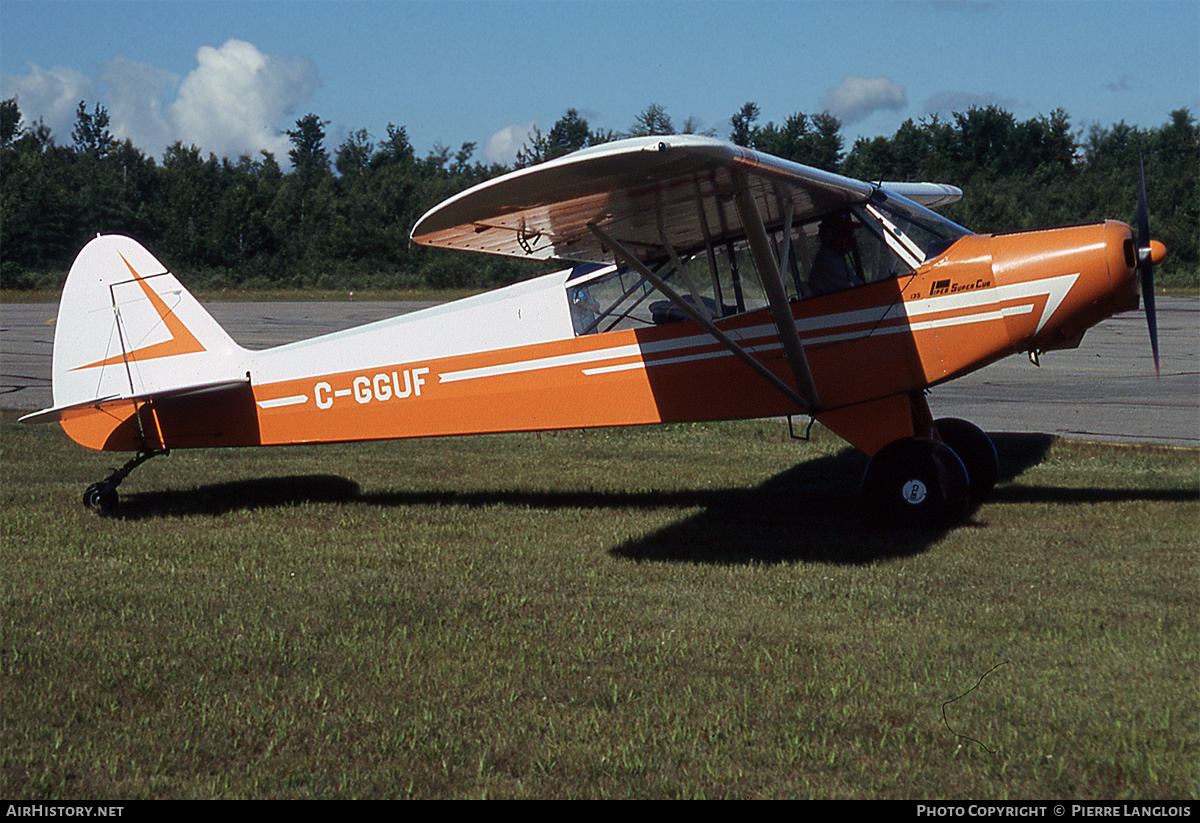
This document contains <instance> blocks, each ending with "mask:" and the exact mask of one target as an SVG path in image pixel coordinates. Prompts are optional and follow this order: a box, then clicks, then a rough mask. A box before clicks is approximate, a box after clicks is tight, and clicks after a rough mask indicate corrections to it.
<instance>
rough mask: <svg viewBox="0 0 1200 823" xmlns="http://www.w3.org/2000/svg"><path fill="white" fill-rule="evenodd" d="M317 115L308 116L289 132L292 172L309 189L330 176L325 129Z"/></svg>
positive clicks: (325, 123) (324, 122) (302, 118)
mask: <svg viewBox="0 0 1200 823" xmlns="http://www.w3.org/2000/svg"><path fill="white" fill-rule="evenodd" d="M328 125H329V122H328V121H322V120H321V118H319V117H317V115H315V114H306V115H305V116H304V117H301V118H300V119H299V120H297V121H296V128H294V129H290V130H289V131H288V133H287V134H288V137H289V138H290V139H291V141H292V148H291V149H290V150H289V151H288V157H290V158H291V160H292V171H293V173H294V174H295V175H296V177H297V179H299V181H300V183H301V184H302V185H303V186H305V187H306V188H307V187H312V186H316V185H318V184H319V183H320V182H321V181H322V180H323V179H325V177H326V176H328V174H329V153H328V152H326V151H325V127H326V126H328Z"/></svg>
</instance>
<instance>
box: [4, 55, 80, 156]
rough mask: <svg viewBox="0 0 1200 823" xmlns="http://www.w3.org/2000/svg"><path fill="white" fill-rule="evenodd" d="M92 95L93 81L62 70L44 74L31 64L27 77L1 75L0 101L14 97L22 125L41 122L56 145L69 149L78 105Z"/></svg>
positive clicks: (70, 71)
mask: <svg viewBox="0 0 1200 823" xmlns="http://www.w3.org/2000/svg"><path fill="white" fill-rule="evenodd" d="M94 95H95V86H94V84H93V83H92V81H91V80H89V79H88V78H87V77H86V76H84V75H83V74H80V73H79V72H77V71H76V70H75V69H69V68H67V67H65V66H55V67H54V68H52V69H49V70H46V69H43V68H41V67H40V66H35V65H32V64H30V66H29V74H26V75H22V76H17V75H12V74H0V99H4V100H8V99H9V98H11V97H16V98H17V106H18V107H19V108H20V110H21V118H22V121H23V123H24V125H30V124H32V123H36V122H37V121H38V120H42V121H44V122H45V124H46V125H47V126H49V127H50V131H51V133H52V134H53V135H54V139H55V142H57V143H58V144H59V145H70V143H71V142H72V141H71V132H72V131H74V129H75V112H76V110H77V109H78V107H79V101H80V100H86V99H89V98H92V97H93V96H94Z"/></svg>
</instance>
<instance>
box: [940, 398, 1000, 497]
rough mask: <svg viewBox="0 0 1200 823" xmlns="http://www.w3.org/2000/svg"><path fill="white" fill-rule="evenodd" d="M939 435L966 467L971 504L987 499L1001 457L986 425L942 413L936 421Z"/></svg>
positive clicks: (997, 475)
mask: <svg viewBox="0 0 1200 823" xmlns="http://www.w3.org/2000/svg"><path fill="white" fill-rule="evenodd" d="M933 427H934V429H935V430H936V431H937V436H938V439H939V440H941V441H942V442H943V443H945V444H946V445H947V446H949V447H950V448H951V449H953V450H954V453H955V454H957V455H958V459H959V460H961V461H962V462H963V465H964V466H965V467H966V469H967V479H968V480H969V481H970V483H971V507H972V508H974V507H976V506H978V505H979V504H980V503H982V502H983V501H984V500H986V499H987V496H988V495H989V494H991V493H992V489H994V488H996V480H997V479H998V478H999V476H1000V460H999V458H998V457H997V455H996V446H995V444H994V443H992V438H990V437H988V436H987V434H986V433H985V432H984V431H983V429H981V428H979V427H978V426H976V425H975V424H974V423H969V422H967V421H966V420H959V419H958V418H956V417H943V418H942V419H940V420H937V421H935V422H934V424H933Z"/></svg>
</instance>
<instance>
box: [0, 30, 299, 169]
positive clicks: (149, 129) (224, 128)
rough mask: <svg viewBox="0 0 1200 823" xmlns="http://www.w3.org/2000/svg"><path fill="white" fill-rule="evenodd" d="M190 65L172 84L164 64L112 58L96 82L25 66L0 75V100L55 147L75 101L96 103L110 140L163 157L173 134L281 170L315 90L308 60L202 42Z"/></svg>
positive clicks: (66, 131)
mask: <svg viewBox="0 0 1200 823" xmlns="http://www.w3.org/2000/svg"><path fill="white" fill-rule="evenodd" d="M196 62H197V66H196V68H194V69H193V70H192V71H191V72H189V73H188V75H187V76H186V77H184V78H183V80H182V81H180V80H179V78H178V77H176V76H175V75H173V74H172V73H170V72H169V71H167V70H165V69H161V68H157V67H155V66H148V65H144V64H141V63H134V62H133V61H130V60H127V59H125V58H123V57H117V58H114V59H113V60H111V61H109V62H108V63H106V64H105V65H104V66H103V67H102V69H101V75H100V82H99V84H96V83H94V82H93V81H92V80H90V79H89V78H88V77H86V76H85V75H83V74H81V73H80V72H78V71H76V70H75V69H70V68H64V67H61V66H58V67H55V68H54V69H51V70H49V71H46V70H44V69H41V68H39V67H37V66H31V67H30V73H29V74H28V75H23V76H13V75H0V99H8V98H9V97H13V96H14V95H15V96H17V98H18V106H19V107H20V110H21V114H22V117H23V118H24V121H25V123H26V124H28V123H31V122H35V121H37V120H38V119H39V118H41V119H44V120H45V122H46V125H47V126H49V127H50V128H51V130H52V132H53V134H54V137H55V140H56V141H57V142H58V143H59V144H60V145H69V144H70V143H71V142H72V139H71V132H72V131H73V130H74V128H75V112H76V109H77V107H78V106H79V101H81V100H85V101H87V103H88V109H89V110H91V108H92V106H93V105H94V101H98V102H99V104H100V105H101V106H103V107H104V108H105V109H107V110H108V113H109V118H110V120H109V131H111V132H112V134H113V136H114V137H116V138H118V139H120V140H125V139H129V140H132V141H133V144H134V145H135V146H137V147H138V148H140V149H141V150H142V151H145V152H147V153H149V154H152V155H156V156H161V154H162V152H163V150H164V149H165V148H166V147H167V146H168V145H170V144H172V143H174V142H175V141H177V140H179V141H182V142H183V143H184V144H185V145H192V144H194V145H196V146H198V147H199V148H200V149H201V151H202V152H204V153H205V154H207V153H209V152H212V153H213V154H216V155H217V156H218V157H231V158H236V157H238V156H240V155H243V154H248V155H251V156H255V155H257V154H258V153H259V152H260V151H262V150H266V151H270V152H274V153H275V156H276V159H277V160H278V161H279V162H280V164H281V165H283V166H287V165H288V156H287V155H288V150H289V149H290V148H291V143H290V141H289V140H288V136H287V133H286V130H287V129H288V128H290V127H291V126H292V122H291V117H292V115H293V114H294V113H295V112H296V110H297V109H298V108H299V107H300V106H302V105H303V104H304V103H306V102H307V101H308V100H309V99H310V98H311V97H312V95H313V93H314V92H315V91H316V90H317V88H319V87H320V84H321V81H320V79H319V78H318V76H317V68H316V64H314V63H313V61H312V60H310V59H308V58H304V57H290V56H281V55H269V54H263V53H262V52H260V51H259V50H258V49H257V48H256V47H255V46H254V45H253V44H252V43H247V42H245V41H243V40H228V41H226V42H225V44H224V45H222V46H221V47H220V48H212V47H211V46H204V47H202V48H200V49H199V50H198V51H197V52H196ZM172 92H177V93H176V94H175V95H174V99H173V100H171V99H170V97H171V93H172Z"/></svg>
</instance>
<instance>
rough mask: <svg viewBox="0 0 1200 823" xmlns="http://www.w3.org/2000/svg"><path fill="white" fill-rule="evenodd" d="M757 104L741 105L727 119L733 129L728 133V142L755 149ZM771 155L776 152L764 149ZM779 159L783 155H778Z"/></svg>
mask: <svg viewBox="0 0 1200 823" xmlns="http://www.w3.org/2000/svg"><path fill="white" fill-rule="evenodd" d="M758 114H759V111H758V104H757V103H745V104H743V105H742V107H741V109H739V110H738V113H737V114H735V115H734V116H733V117H731V118H729V125H730V126H732V127H733V131H731V132H730V133H729V140H730V141H731V142H733V143H735V144H737V145H739V146H746V147H747V148H755V147H756V146H757V136H758V128H757V127H756V126H755V125H754V124H755V122H757V121H758ZM764 150H765V151H769V152H770V153H771V154H776V153H777V152H773V151H770V149H764ZM780 156H781V157H782V156H783V155H780Z"/></svg>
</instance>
